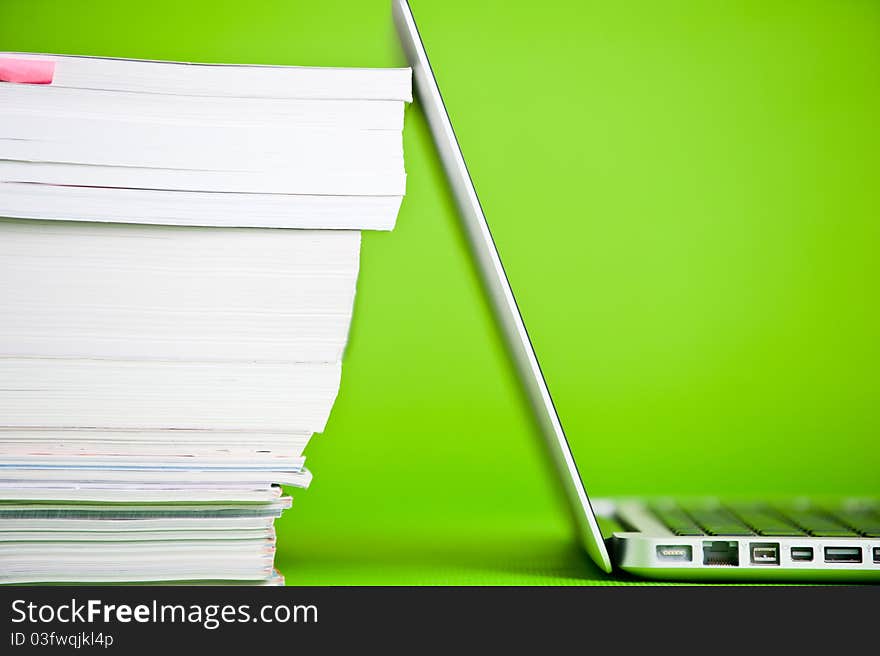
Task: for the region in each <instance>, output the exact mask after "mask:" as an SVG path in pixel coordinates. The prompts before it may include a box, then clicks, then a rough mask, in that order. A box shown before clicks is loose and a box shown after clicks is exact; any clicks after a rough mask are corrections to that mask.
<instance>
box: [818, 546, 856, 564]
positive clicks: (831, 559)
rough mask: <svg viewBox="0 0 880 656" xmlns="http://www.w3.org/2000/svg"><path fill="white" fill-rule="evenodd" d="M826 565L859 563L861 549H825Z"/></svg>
mask: <svg viewBox="0 0 880 656" xmlns="http://www.w3.org/2000/svg"><path fill="white" fill-rule="evenodd" d="M825 562H826V563H860V562H862V548H861V547H825Z"/></svg>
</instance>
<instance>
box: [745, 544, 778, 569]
mask: <svg viewBox="0 0 880 656" xmlns="http://www.w3.org/2000/svg"><path fill="white" fill-rule="evenodd" d="M749 554H750V556H751V561H752V565H778V564H779V543H778V542H752V543H751V544H750V545H749Z"/></svg>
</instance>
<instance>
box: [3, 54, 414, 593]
mask: <svg viewBox="0 0 880 656" xmlns="http://www.w3.org/2000/svg"><path fill="white" fill-rule="evenodd" d="M410 77H411V74H410V71H409V69H356V68H350V69H346V68H336V69H326V68H310V67H291V66H246V65H217V64H191V63H181V62H154V61H143V60H126V59H108V58H100V57H97V58H96V57H80V56H66V55H43V54H32V53H0V80H5V81H0V217H2V218H0V583H36V582H81V583H89V582H91V583H125V582H128V583H142V582H154V583H175V582H177V583H180V582H199V583H210V582H226V583H229V582H236V583H246V584H253V585H277V584H280V583H283V576H282V575H281V574H279V573H278V572H277V571H276V570H275V568H274V554H275V549H276V539H275V533H274V530H273V522H274V520H275V519H276V518H277V517H279V516H280V515H281V513H282V512H283V511H285V510H286V509H288V508H290V505H291V501H292V499H291V497H290V496H289V495H288V494H287V493H285V492H284V491H282V487H281V486H282V485H283V486H288V487H289V488H306V487H308V486H309V483H310V482H311V480H312V473H311V471H310V470H309V469H307V468H306V457H305V456H306V454H305V453H304V451H305V450H306V447H307V445H308V443H309V440H310V439H311V438H312V436H313V435H314V434H316V433H320V432H322V431H323V430H324V428H325V426H326V423H327V420H328V418H329V416H330V413H331V411H332V407H333V405H334V402H335V400H336V396H337V394H338V392H339V386H340V380H341V375H342V371H343V367H342V361H343V359H344V355H345V349H346V344H347V341H348V333H349V329H350V326H351V319H352V313H353V310H354V305H355V296H356V289H357V278H358V274H359V270H360V248H361V238H360V231H361V230H391V229H392V228H393V227H394V225H395V222H396V219H397V214H398V212H399V209H400V206H401V201H402V197H403V194H404V192H405V184H406V174H405V171H404V161H403V141H402V127H403V118H404V105H405V103H407V102H409V101H411V87H410V85H411V82H410ZM365 464H366V463H365Z"/></svg>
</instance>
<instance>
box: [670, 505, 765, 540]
mask: <svg viewBox="0 0 880 656" xmlns="http://www.w3.org/2000/svg"><path fill="white" fill-rule="evenodd" d="M684 510H685V512H686V513H687V514H688V515H689V516H690V517H691V519H693V520H694V522H695V523H696V524H697V525H698V526H700V527H701V528H702V529H703V530H704V531H706V533H708V534H709V535H754V534H755V533H754V531H753V530H752V529H751V528H750V527H749V526H747V525H746V524H745V523H743V522H742V521H741V520H740V519H738V518H737V517H736V516H735V515H734V514H733V513H731V512H730V511H729V510H726V509H724V508H685V509H684Z"/></svg>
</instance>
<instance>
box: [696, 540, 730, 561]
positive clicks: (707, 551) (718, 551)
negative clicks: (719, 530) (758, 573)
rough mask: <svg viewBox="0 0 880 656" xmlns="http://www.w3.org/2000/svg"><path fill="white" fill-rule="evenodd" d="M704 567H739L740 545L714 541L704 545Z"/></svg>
mask: <svg viewBox="0 0 880 656" xmlns="http://www.w3.org/2000/svg"><path fill="white" fill-rule="evenodd" d="M703 564H704V565H739V544H738V543H736V542H727V541H726V540H725V541H722V540H714V541H712V542H704V543H703Z"/></svg>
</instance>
